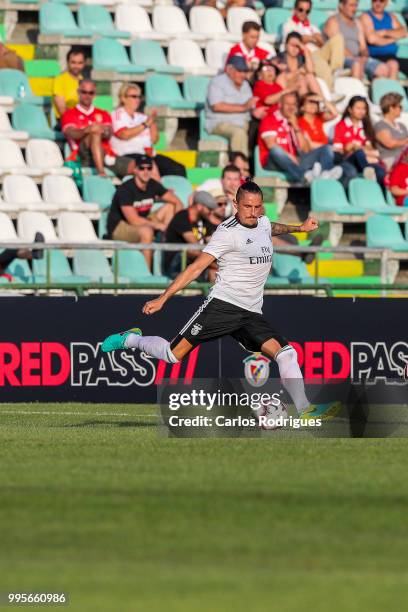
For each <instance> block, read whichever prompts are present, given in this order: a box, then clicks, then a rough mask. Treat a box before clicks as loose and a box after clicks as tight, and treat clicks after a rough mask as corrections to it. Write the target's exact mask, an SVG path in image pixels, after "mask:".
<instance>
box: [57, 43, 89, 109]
mask: <svg viewBox="0 0 408 612" xmlns="http://www.w3.org/2000/svg"><path fill="white" fill-rule="evenodd" d="M84 68H85V53H84V52H83V51H81V49H76V48H75V47H73V48H72V49H71V50H70V51H68V53H67V69H66V70H64V72H62V73H61V74H59V75H58V76H57V77H55V79H54V81H53V84H52V107H53V109H54V113H55V116H56V118H57V119H60V118H61V117H62V115H63V114H64V113H65V111H66V110H68V109H69V108H74V107H75V106H76V105H77V104H78V88H79V82H80V81H81V80H82V78H83V75H82V73H83V70H84Z"/></svg>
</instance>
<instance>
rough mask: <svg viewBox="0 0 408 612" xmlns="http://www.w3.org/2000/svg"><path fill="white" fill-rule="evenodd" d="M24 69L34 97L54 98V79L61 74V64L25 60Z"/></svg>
mask: <svg viewBox="0 0 408 612" xmlns="http://www.w3.org/2000/svg"><path fill="white" fill-rule="evenodd" d="M21 46H24V45H21ZM25 46H30V45H25ZM24 68H25V73H26V75H27V76H28V80H29V82H30V86H31V89H32V91H33V93H34V95H36V96H52V84H53V80H54V77H55V76H57V75H58V74H60V72H61V68H60V64H59V62H58V61H57V60H48V59H29V60H24Z"/></svg>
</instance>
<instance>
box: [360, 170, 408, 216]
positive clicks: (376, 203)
mask: <svg viewBox="0 0 408 612" xmlns="http://www.w3.org/2000/svg"><path fill="white" fill-rule="evenodd" d="M348 194H349V201H350V204H351V205H352V206H356V207H357V208H364V209H365V210H368V211H371V212H375V213H378V214H381V215H400V214H401V213H403V212H404V209H403V208H402V207H401V206H395V205H394V206H391V205H390V204H388V203H387V201H386V199H385V198H384V194H383V192H382V190H381V187H380V186H379V184H378V183H376V182H375V181H369V180H367V179H364V178H353V179H352V180H351V181H350V183H349V186H348ZM406 212H407V213H408V210H407V211H406Z"/></svg>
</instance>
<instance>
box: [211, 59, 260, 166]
mask: <svg viewBox="0 0 408 612" xmlns="http://www.w3.org/2000/svg"><path fill="white" fill-rule="evenodd" d="M247 77H248V66H247V63H246V60H245V58H244V57H242V56H240V55H233V56H232V57H230V58H229V59H228V60H227V65H226V67H225V70H224V72H223V73H222V74H218V75H217V76H215V77H213V78H212V79H211V81H210V84H209V87H208V91H207V98H206V103H205V118H206V122H205V128H206V130H207V132H208V133H209V134H217V135H218V136H224V137H225V138H227V139H228V142H229V147H230V149H231V150H233V151H241V152H242V153H244V154H245V155H248V127H249V121H250V119H251V115H252V116H253V117H255V118H257V119H261V118H262V117H263V116H264V115H265V114H266V113H265V109H264V108H263V107H259V108H256V103H257V98H254V97H253V95H252V90H251V87H250V85H249V83H248V81H247Z"/></svg>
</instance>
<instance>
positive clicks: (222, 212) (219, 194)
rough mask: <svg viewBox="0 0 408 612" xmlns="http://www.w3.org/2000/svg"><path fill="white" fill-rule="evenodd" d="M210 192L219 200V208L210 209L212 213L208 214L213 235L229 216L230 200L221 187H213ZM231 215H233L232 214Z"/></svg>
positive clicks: (210, 233)
mask: <svg viewBox="0 0 408 612" xmlns="http://www.w3.org/2000/svg"><path fill="white" fill-rule="evenodd" d="M209 193H210V194H211V195H212V196H213V198H214V199H215V201H216V202H217V208H214V209H212V210H210V214H209V215H208V223H209V224H210V232H209V235H210V236H211V235H212V234H213V233H214V232H215V230H216V229H217V227H218V226H219V225H220V223H222V222H223V221H225V219H226V218H227V212H226V211H227V206H228V201H227V197H226V195H225V193H224V191H223V190H222V189H221V190H220V189H211V190H210V191H209ZM230 216H231V215H230Z"/></svg>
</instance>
